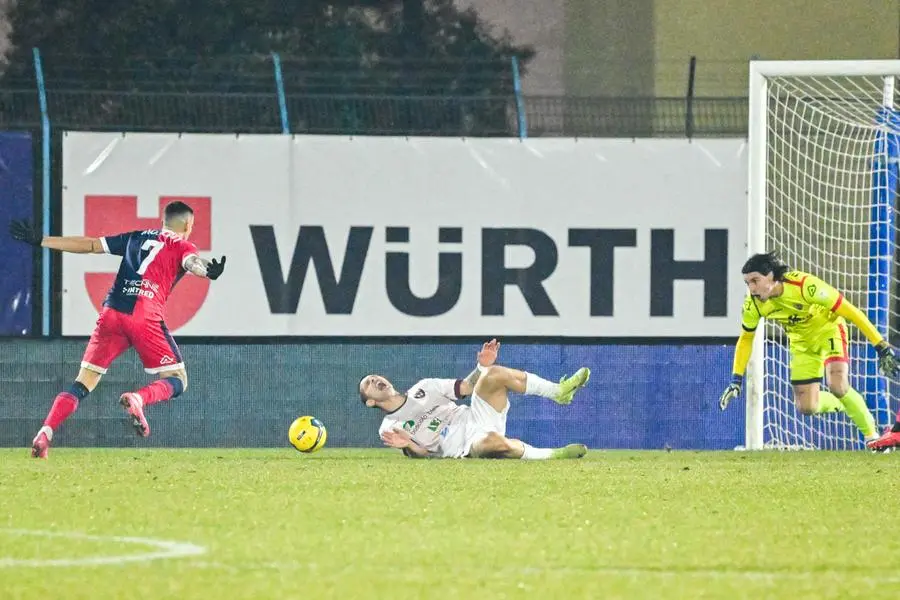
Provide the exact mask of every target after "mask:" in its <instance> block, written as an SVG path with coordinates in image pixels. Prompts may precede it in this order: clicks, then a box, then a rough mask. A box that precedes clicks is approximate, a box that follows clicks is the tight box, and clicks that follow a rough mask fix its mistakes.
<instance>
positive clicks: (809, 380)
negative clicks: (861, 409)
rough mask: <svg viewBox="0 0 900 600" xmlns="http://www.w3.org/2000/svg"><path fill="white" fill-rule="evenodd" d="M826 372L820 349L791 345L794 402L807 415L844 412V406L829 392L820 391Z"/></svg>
mask: <svg viewBox="0 0 900 600" xmlns="http://www.w3.org/2000/svg"><path fill="white" fill-rule="evenodd" d="M824 373H825V369H824V363H823V361H822V356H821V354H820V353H819V352H818V351H815V352H814V351H811V350H808V349H806V348H803V347H798V346H794V345H792V347H791V385H792V387H793V391H794V403H795V404H796V405H797V409H798V410H799V411H800V412H801V413H803V414H805V415H819V414H827V413H833V412H843V410H844V406H843V404H841V403H840V401H839V400H838V399H837V398H835V397H834V396H833V395H832V394H829V393H820V390H819V385H820V383H821V381H822V376H823V375H824Z"/></svg>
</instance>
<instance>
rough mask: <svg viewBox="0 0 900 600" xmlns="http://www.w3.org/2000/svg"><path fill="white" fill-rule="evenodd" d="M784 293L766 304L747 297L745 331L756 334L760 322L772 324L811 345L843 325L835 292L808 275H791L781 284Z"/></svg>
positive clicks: (770, 299)
mask: <svg viewBox="0 0 900 600" xmlns="http://www.w3.org/2000/svg"><path fill="white" fill-rule="evenodd" d="M782 283H783V284H784V292H783V293H782V294H781V295H780V296H778V297H777V298H769V299H768V300H766V301H765V302H761V301H760V300H759V299H757V298H754V297H753V296H751V295H749V294H748V295H747V297H746V299H745V300H744V306H743V310H742V314H741V326H742V327H743V328H744V330H745V331H755V330H756V327H757V326H758V325H759V321H760V319H763V318H765V319H767V320H769V321H774V322H775V323H778V324H779V325H781V326H782V327H783V328H784V331H785V333H787V335H788V338H789V339H790V340H791V341H792V342H794V341H804V342H807V343H809V342H814V341H817V340H819V339H820V338H823V337H827V336H830V335H831V333H832V331H833V326H834V325H835V324H838V323H843V322H844V320H843V318H842V317H840V316H838V315H837V314H835V311H836V310H837V309H838V307H840V305H841V303H842V302H843V301H844V297H843V295H841V293H840V292H838V291H837V290H836V289H834V288H833V287H831V286H830V285H828V284H827V283H825V282H824V281H822V280H821V279H819V278H818V277H815V276H814V275H810V274H809V273H804V272H802V271H790V272H789V273H786V274H785V275H784V279H783V281H782Z"/></svg>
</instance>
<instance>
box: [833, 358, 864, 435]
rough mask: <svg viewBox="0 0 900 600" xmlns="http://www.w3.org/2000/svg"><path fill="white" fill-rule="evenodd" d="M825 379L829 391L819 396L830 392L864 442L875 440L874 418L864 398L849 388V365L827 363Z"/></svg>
mask: <svg viewBox="0 0 900 600" xmlns="http://www.w3.org/2000/svg"><path fill="white" fill-rule="evenodd" d="M826 377H827V383H828V390H829V391H828V392H822V393H821V395H824V394H828V393H829V392H830V394H831V395H833V396H834V397H835V398H836V399H837V400H838V401H840V403H841V404H843V405H844V412H846V413H847V416H848V417H850V418H851V419H852V420H853V422H854V423H855V424H856V427H857V428H859V430H860V432H862V434H863V436H864V437H865V438H866V440H871V439H875V438H877V437H878V426H877V425H876V424H875V417H873V416H872V413H871V412H870V411H869V407H868V406H866V400H865V398H863V397H862V394H860V393H859V392H857V391H856V390H854V389H853V388H852V387H850V365H849V364H848V363H847V362H845V361H842V360H835V361H832V362H829V363H828V364H827V366H826Z"/></svg>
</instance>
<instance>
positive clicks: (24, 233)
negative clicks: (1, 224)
mask: <svg viewBox="0 0 900 600" xmlns="http://www.w3.org/2000/svg"><path fill="white" fill-rule="evenodd" d="M9 235H11V236H12V238H13V239H14V240H18V241H20V242H25V243H26V244H31V245H32V246H40V245H41V242H42V241H43V240H44V235H43V234H42V233H41V232H40V230H38V228H37V227H35V226H34V225H32V224H31V223H29V222H28V221H15V220H13V221H10V223H9Z"/></svg>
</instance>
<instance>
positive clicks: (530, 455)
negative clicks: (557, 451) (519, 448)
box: [522, 443, 553, 460]
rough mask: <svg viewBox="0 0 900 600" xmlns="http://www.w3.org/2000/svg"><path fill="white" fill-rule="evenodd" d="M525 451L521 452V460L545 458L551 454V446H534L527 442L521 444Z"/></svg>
mask: <svg viewBox="0 0 900 600" xmlns="http://www.w3.org/2000/svg"><path fill="white" fill-rule="evenodd" d="M522 445H523V446H524V447H525V452H523V453H522V460H547V459H548V458H550V457H551V456H553V448H535V447H534V446H529V445H528V444H525V443H523V444H522Z"/></svg>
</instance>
